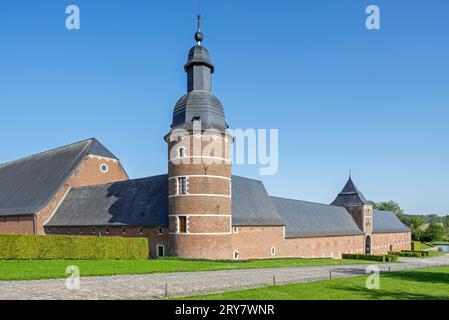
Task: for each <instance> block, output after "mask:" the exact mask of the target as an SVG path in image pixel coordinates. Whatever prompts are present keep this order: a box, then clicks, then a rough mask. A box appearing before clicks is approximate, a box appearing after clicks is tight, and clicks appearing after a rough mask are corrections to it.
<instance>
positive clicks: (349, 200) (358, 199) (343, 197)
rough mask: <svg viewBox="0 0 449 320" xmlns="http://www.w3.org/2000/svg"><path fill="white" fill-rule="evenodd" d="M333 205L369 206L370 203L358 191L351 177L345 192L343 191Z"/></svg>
mask: <svg viewBox="0 0 449 320" xmlns="http://www.w3.org/2000/svg"><path fill="white" fill-rule="evenodd" d="M331 204H332V205H334V206H351V205H364V204H368V201H367V200H366V199H365V196H364V195H363V193H361V192H360V191H359V189H357V187H356V186H355V184H354V182H353V181H352V178H351V177H349V180H348V182H346V185H345V186H344V187H343V190H341V192H340V193H339V194H338V196H337V198H336V199H335V200H334V202H332V203H331Z"/></svg>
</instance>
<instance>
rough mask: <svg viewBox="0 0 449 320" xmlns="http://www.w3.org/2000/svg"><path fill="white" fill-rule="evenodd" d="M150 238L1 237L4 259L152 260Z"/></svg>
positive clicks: (0, 252)
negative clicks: (150, 258)
mask: <svg viewBox="0 0 449 320" xmlns="http://www.w3.org/2000/svg"><path fill="white" fill-rule="evenodd" d="M148 253H149V249H148V239H146V238H122V237H84V236H83V237H74V236H50V235H49V236H37V235H0V260H105V259H117V260H118V259H123V260H125V259H126V260H137V259H148Z"/></svg>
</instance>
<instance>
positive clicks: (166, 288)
mask: <svg viewBox="0 0 449 320" xmlns="http://www.w3.org/2000/svg"><path fill="white" fill-rule="evenodd" d="M167 298H168V284H167V283H166V284H165V299H167Z"/></svg>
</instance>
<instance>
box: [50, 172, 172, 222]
mask: <svg viewBox="0 0 449 320" xmlns="http://www.w3.org/2000/svg"><path fill="white" fill-rule="evenodd" d="M108 225H111V226H113V225H119V226H120V225H133V226H166V225H168V176H167V175H160V176H154V177H149V178H143V179H137V180H126V181H121V182H114V183H108V184H103V185H96V186H87V187H81V188H76V189H72V190H70V192H69V193H68V194H67V196H66V197H65V199H64V201H63V202H62V204H61V205H60V206H59V208H58V209H57V210H56V212H55V214H54V215H53V217H52V218H51V219H50V221H49V222H48V223H47V224H46V226H108Z"/></svg>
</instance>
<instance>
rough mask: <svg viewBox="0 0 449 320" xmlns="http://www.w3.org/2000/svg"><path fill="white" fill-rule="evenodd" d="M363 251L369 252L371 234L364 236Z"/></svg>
mask: <svg viewBox="0 0 449 320" xmlns="http://www.w3.org/2000/svg"><path fill="white" fill-rule="evenodd" d="M365 253H366V254H371V236H366V240H365Z"/></svg>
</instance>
